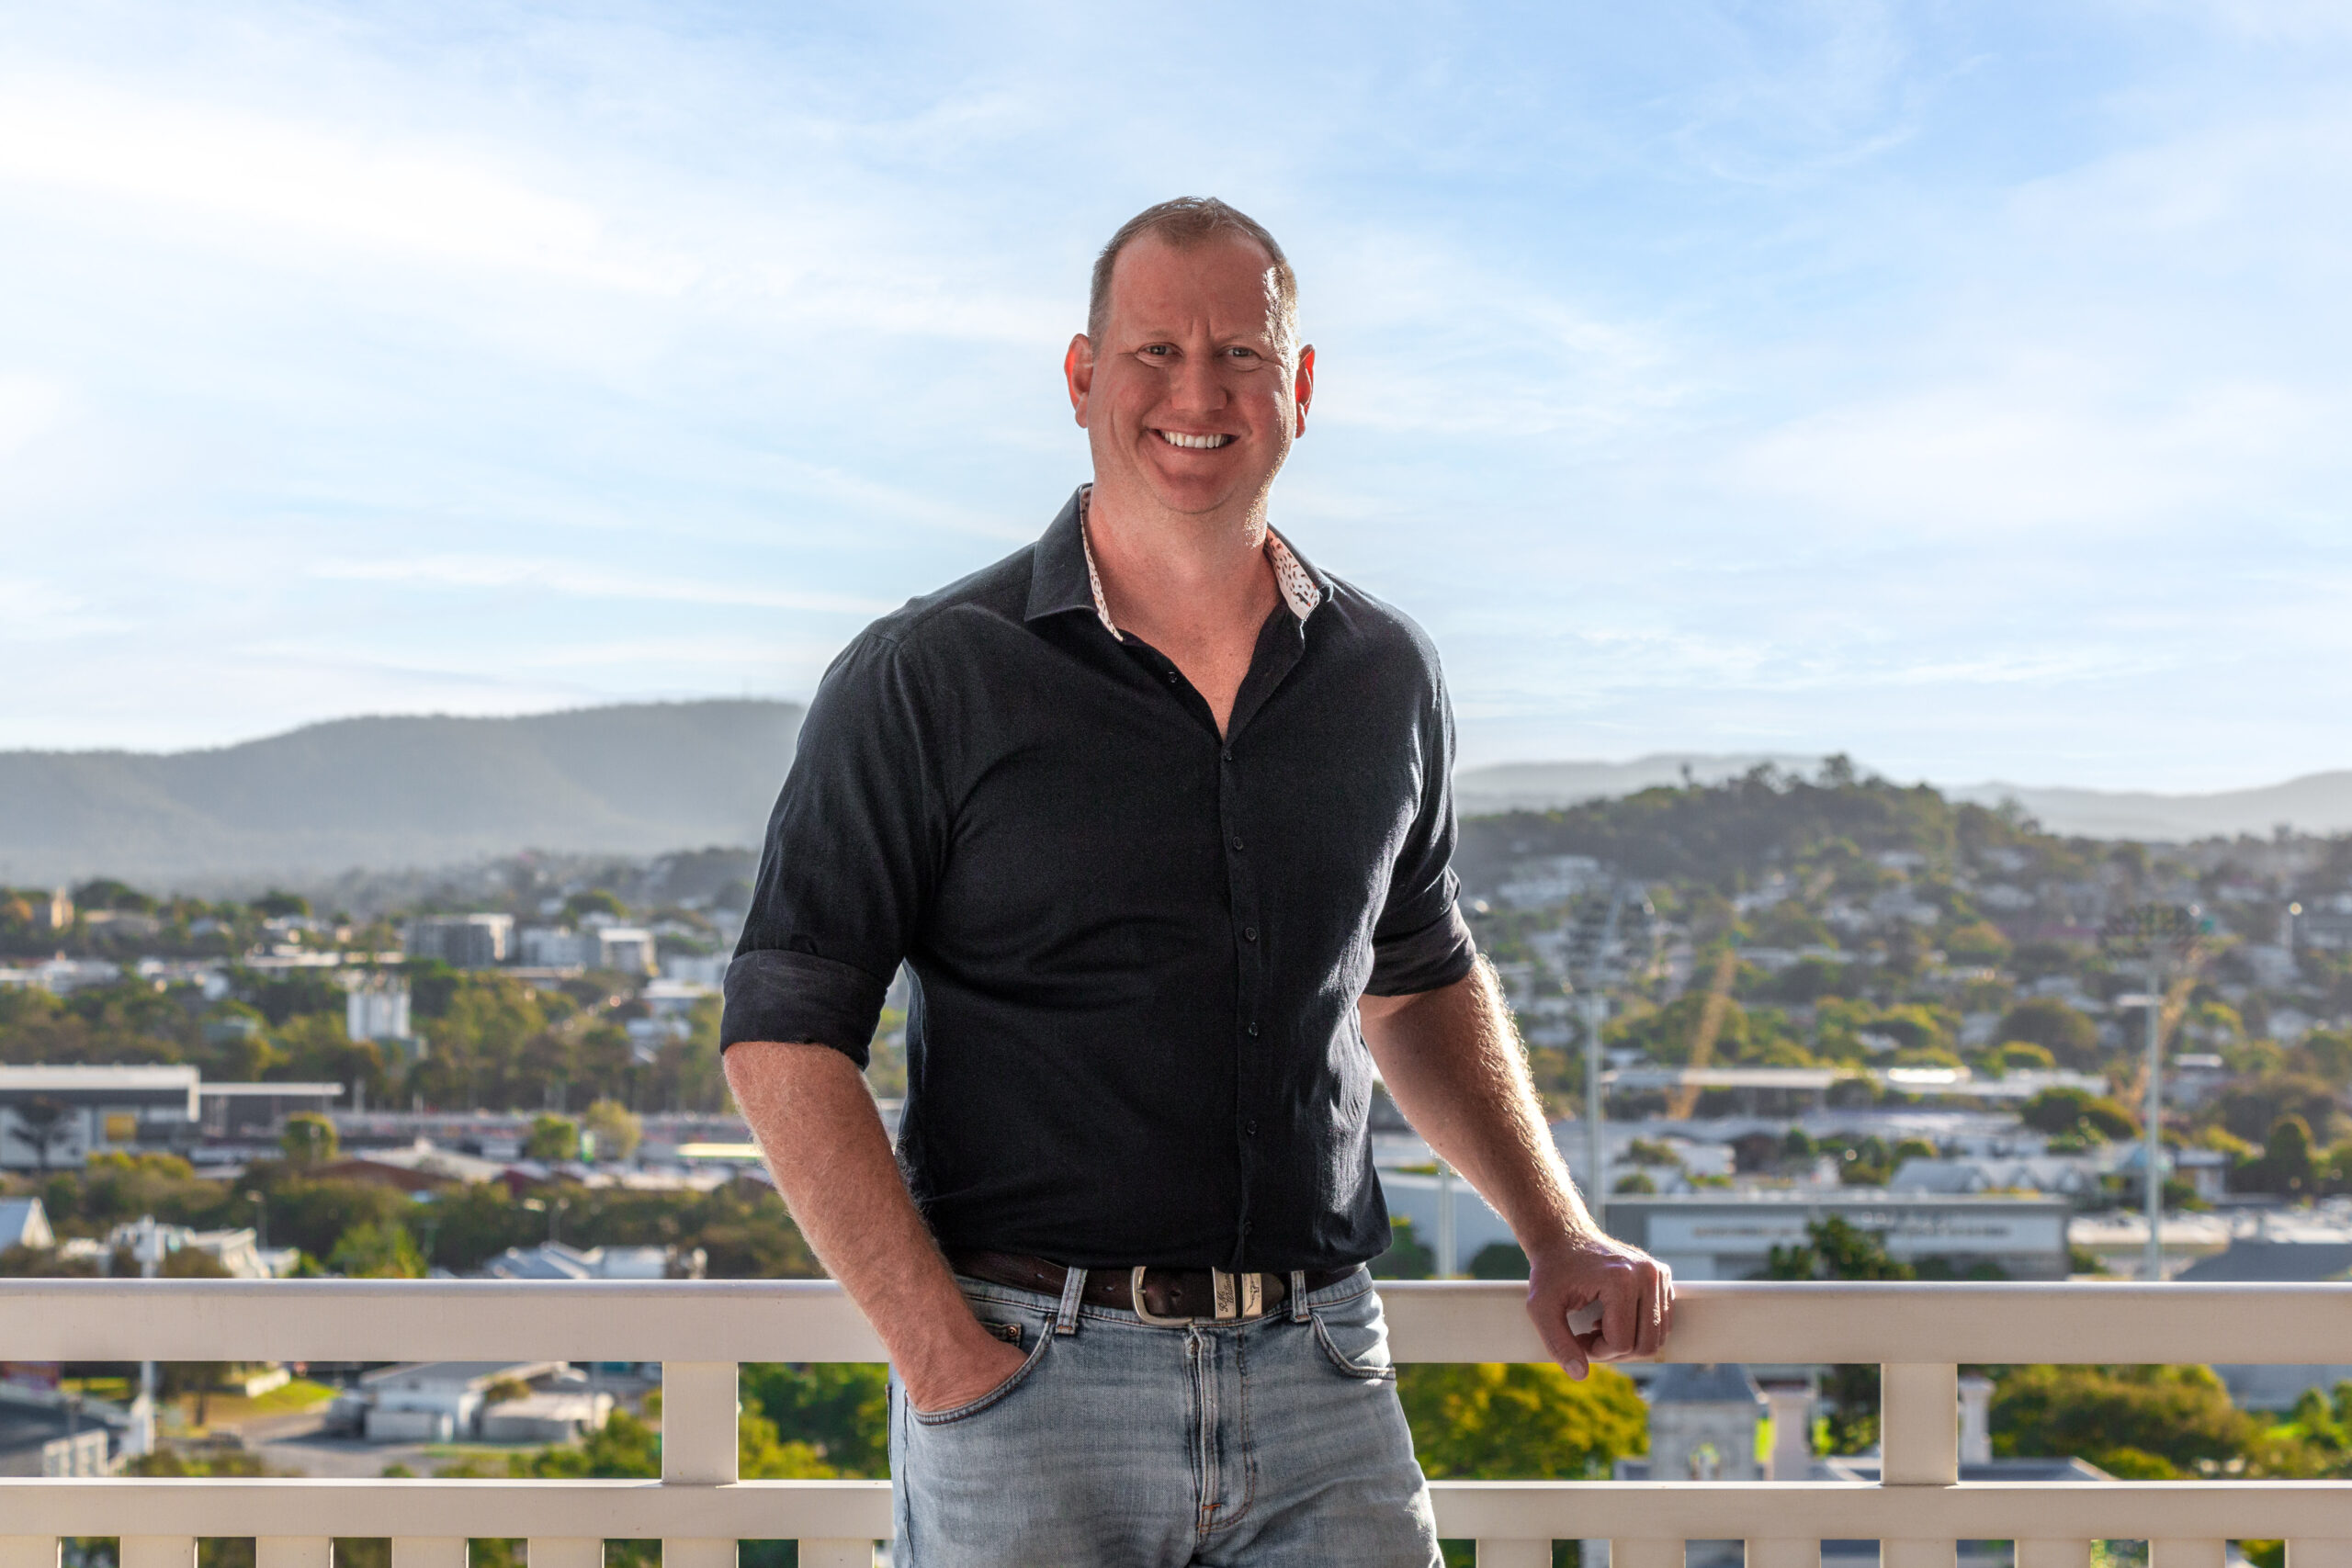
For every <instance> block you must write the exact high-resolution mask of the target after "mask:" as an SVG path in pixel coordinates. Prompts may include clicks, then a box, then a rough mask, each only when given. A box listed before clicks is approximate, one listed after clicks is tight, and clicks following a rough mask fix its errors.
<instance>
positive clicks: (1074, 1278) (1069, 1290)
mask: <svg viewBox="0 0 2352 1568" xmlns="http://www.w3.org/2000/svg"><path fill="white" fill-rule="evenodd" d="M1085 1294H1086V1270H1085V1269H1069V1270H1067V1271H1065V1272H1064V1273H1063V1275H1062V1304H1061V1305H1060V1306H1059V1307H1057V1308H1056V1309H1055V1312H1054V1332H1055V1333H1057V1334H1075V1333H1077V1332H1078V1303H1079V1301H1080V1298H1082V1297H1083V1296H1084V1295H1085Z"/></svg>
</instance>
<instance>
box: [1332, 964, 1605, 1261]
mask: <svg viewBox="0 0 2352 1568" xmlns="http://www.w3.org/2000/svg"><path fill="white" fill-rule="evenodd" d="M1363 1028H1364V1039H1365V1042H1366V1043H1368V1044H1369V1045H1370V1046H1371V1047H1372V1054H1373V1058H1374V1061H1376V1062H1378V1063H1379V1065H1380V1075H1381V1077H1382V1080H1383V1081H1384V1082H1385V1083H1386V1084H1387V1086H1388V1092H1389V1094H1390V1096H1391V1097H1392V1098H1393V1099H1395V1100H1396V1101H1397V1109H1399V1110H1401V1111H1404V1113H1405V1117H1406V1119H1407V1120H1408V1121H1409V1122H1412V1124H1413V1128H1414V1130H1415V1131H1416V1132H1418V1133H1419V1134H1421V1136H1422V1137H1423V1138H1425V1139H1427V1140H1428V1142H1429V1145H1430V1149H1431V1151H1432V1152H1434V1153H1435V1154H1436V1155H1437V1156H1438V1157H1439V1158H1441V1159H1442V1160H1444V1161H1445V1162H1446V1163H1448V1164H1449V1165H1451V1166H1453V1168H1454V1169H1456V1170H1458V1171H1460V1172H1461V1173H1462V1174H1463V1175H1464V1177H1466V1178H1467V1179H1469V1182H1470V1185H1471V1186H1473V1187H1475V1188H1476V1189H1477V1190H1478V1191H1479V1193H1480V1194H1481V1195H1482V1196H1484V1197H1485V1198H1486V1199H1487V1201H1488V1202H1490V1203H1492V1204H1493V1205H1494V1206H1495V1209H1496V1211H1497V1212H1498V1213H1500V1214H1501V1215H1502V1217H1503V1219H1504V1221H1505V1222H1506V1223H1507V1224H1510V1228H1511V1233H1512V1234H1513V1235H1517V1236H1518V1237H1519V1238H1520V1242H1521V1245H1522V1246H1524V1247H1528V1248H1529V1250H1530V1251H1531V1252H1532V1250H1533V1249H1534V1248H1535V1247H1539V1246H1541V1245H1543V1244H1544V1242H1546V1241H1547V1240H1549V1239H1551V1238H1554V1237H1559V1236H1583V1235H1591V1234H1593V1232H1594V1228H1595V1227H1594V1225H1593V1224H1592V1218H1591V1216H1590V1215H1589V1213H1586V1211H1585V1206H1584V1201H1583V1200H1582V1199H1580V1198H1578V1197H1577V1190H1576V1188H1575V1186H1574V1184H1573V1183H1571V1182H1570V1181H1569V1179H1568V1171H1567V1167H1566V1164H1565V1163H1563V1162H1562V1160H1561V1158H1560V1155H1559V1151H1558V1150H1557V1149H1556V1148H1555V1147H1554V1146H1553V1143H1552V1134H1551V1129H1550V1127H1549V1125H1548V1124H1547V1123H1546V1122H1545V1121H1544V1109H1543V1105H1542V1103H1541V1102H1540V1101H1539V1100H1537V1099H1536V1097H1535V1089H1534V1086H1533V1084H1532V1082H1530V1080H1529V1078H1528V1076H1527V1058H1526V1055H1525V1053H1524V1052H1523V1051H1522V1050H1521V1047H1520V1043H1519V1032H1518V1031H1517V1030H1516V1029H1515V1028H1514V1027H1513V1026H1512V1023H1511V1018H1510V1009H1509V1008H1508V1007H1506V1006H1505V1005H1504V1002H1503V998H1502V994H1501V990H1500V988H1499V987H1498V986H1497V985H1496V983H1495V976H1494V970H1493V969H1492V968H1491V967H1490V966H1489V965H1488V964H1487V962H1486V960H1485V959H1483V958H1481V959H1480V960H1479V961H1478V964H1477V966H1476V968H1474V969H1472V970H1471V972H1470V973H1469V974H1468V975H1466V976H1464V977H1463V978H1462V979H1460V980H1458V981H1456V982H1455V983H1454V984H1453V985H1451V986H1448V987H1444V988H1442V989H1441V990H1435V991H1427V992H1423V993H1421V994H1420V995H1418V996H1411V997H1397V998H1379V997H1367V998H1364V1003H1363Z"/></svg>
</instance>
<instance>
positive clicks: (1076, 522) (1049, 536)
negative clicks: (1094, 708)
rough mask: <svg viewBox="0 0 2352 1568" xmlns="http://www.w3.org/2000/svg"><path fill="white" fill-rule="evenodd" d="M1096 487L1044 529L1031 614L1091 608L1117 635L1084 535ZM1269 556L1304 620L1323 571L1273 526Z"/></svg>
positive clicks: (1321, 594)
mask: <svg viewBox="0 0 2352 1568" xmlns="http://www.w3.org/2000/svg"><path fill="white" fill-rule="evenodd" d="M1093 491H1094V487H1093V486H1092V485H1091V484H1086V485H1080V486H1079V487H1078V490H1077V491H1076V493H1074V494H1073V495H1071V497H1070V498H1069V503H1068V504H1067V505H1065V506H1064V507H1063V508H1062V510H1061V513H1060V515H1058V516H1057V517H1056V518H1055V519H1054V521H1053V525H1052V526H1051V527H1049V528H1047V529H1046V536H1045V537H1044V538H1043V539H1040V540H1039V541H1038V543H1037V555H1036V564H1035V568H1034V569H1033V570H1032V571H1031V574H1030V580H1029V611H1028V618H1029V619H1031V620H1035V619H1036V618H1037V617H1038V616H1040V615H1053V614H1055V613H1056V612H1057V611H1062V610H1078V609H1091V610H1092V611H1093V612H1094V618H1095V619H1097V620H1099V621H1101V622H1102V623H1103V630H1104V631H1106V632H1109V633H1110V634H1111V635H1112V636H1113V637H1117V636H1118V635H1119V626H1118V623H1117V622H1115V621H1114V620H1112V618H1111V602H1110V600H1109V599H1107V598H1105V597H1104V596H1103V574H1102V573H1101V572H1099V571H1097V570H1095V567H1094V545H1093V542H1092V541H1091V540H1090V539H1089V538H1088V537H1087V536H1086V508H1087V502H1088V501H1089V499H1090V498H1091V496H1092V494H1093ZM1073 544H1075V546H1076V549H1075V551H1073V549H1072V545H1073ZM1073 554H1075V555H1076V556H1077V560H1076V561H1075V562H1073V561H1072V560H1071V556H1072V555H1073ZM1266 559H1267V561H1268V562H1269V563H1271V564H1272V567H1273V569H1274V582H1275V585H1276V586H1278V587H1279V588H1280V589H1281V590H1282V595H1283V604H1285V605H1286V606H1288V608H1289V610H1290V613H1291V614H1292V615H1295V616H1296V617H1297V618H1298V619H1299V620H1300V621H1301V622H1302V623H1304V622H1305V621H1306V617H1307V616H1309V615H1313V614H1314V613H1315V609H1316V606H1317V605H1318V604H1322V603H1323V601H1324V599H1325V598H1326V597H1327V596H1328V595H1329V588H1328V587H1327V586H1326V584H1325V583H1324V581H1323V575H1322V573H1320V572H1318V571H1317V570H1315V568H1314V567H1313V566H1312V565H1311V564H1309V563H1308V562H1307V561H1306V559H1305V558H1303V557H1301V556H1300V555H1299V554H1298V552H1297V551H1295V550H1294V549H1292V548H1291V547H1290V545H1289V544H1288V542H1286V541H1285V540H1284V539H1283V536H1281V535H1280V534H1277V533H1275V532H1274V531H1273V529H1272V528H1268V529H1267V530H1266ZM1074 565H1075V566H1077V567H1079V568H1080V569H1081V570H1082V572H1083V575H1082V576H1080V572H1078V571H1073V570H1071V568H1072V567H1073V566H1074ZM1081 583H1083V585H1084V586H1083V589H1082V590H1081V588H1080V584H1081ZM1081 592H1082V594H1083V596H1082V597H1081Z"/></svg>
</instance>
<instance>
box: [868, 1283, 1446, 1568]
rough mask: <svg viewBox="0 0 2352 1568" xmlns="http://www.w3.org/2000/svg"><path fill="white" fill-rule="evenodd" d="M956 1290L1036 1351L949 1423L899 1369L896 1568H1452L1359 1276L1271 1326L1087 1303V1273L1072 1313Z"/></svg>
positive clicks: (987, 1289)
mask: <svg viewBox="0 0 2352 1568" xmlns="http://www.w3.org/2000/svg"><path fill="white" fill-rule="evenodd" d="M1071 1278H1072V1280H1073V1281H1077V1280H1079V1279H1080V1276H1079V1274H1078V1272H1077V1271H1076V1270H1072V1271H1071ZM957 1282H958V1283H959V1284H961V1285H962V1286H963V1289H964V1294H965V1296H966V1298H967V1300H968V1301H970V1303H972V1310H973V1311H974V1312H975V1313H977V1314H979V1318H980V1321H981V1322H983V1323H987V1324H990V1325H996V1326H997V1327H998V1329H999V1331H1000V1332H1001V1333H1002V1334H1003V1335H1004V1337H1006V1338H1007V1339H1008V1340H1010V1339H1011V1338H1012V1335H1013V1334H1014V1333H1018V1334H1019V1335H1020V1344H1021V1347H1022V1348H1023V1349H1024V1350H1026V1351H1027V1352H1028V1353H1029V1359H1027V1360H1026V1361H1025V1362H1023V1365H1022V1368H1021V1370H1020V1371H1018V1372H1016V1373H1014V1374H1013V1376H1012V1379H1011V1381H1009V1382H1006V1383H1005V1384H1004V1385H1003V1386H1002V1387H1001V1388H999V1389H997V1390H996V1391H995V1392H993V1393H989V1394H987V1395H985V1396H983V1397H982V1398H979V1399H977V1400H974V1401H973V1402H972V1403H971V1404H966V1405H962V1406H960V1407H958V1408H956V1409H954V1410H944V1411H939V1412H935V1413H934V1412H931V1411H923V1410H917V1409H915V1408H914V1407H913V1406H912V1405H911V1404H909V1403H908V1400H907V1397H906V1393H905V1391H904V1389H902V1388H901V1387H900V1385H899V1380H898V1378H897V1377H896V1376H895V1375H894V1376H892V1378H891V1380H890V1473H891V1475H892V1477H893V1478H894V1483H895V1502H896V1508H897V1515H898V1540H897V1543H896V1544H895V1546H894V1547H893V1548H892V1554H891V1561H892V1562H893V1563H894V1564H896V1565H897V1568H1187V1565H1190V1564H1199V1565H1201V1568H1227V1565H1247V1568H1332V1565H1334V1564H1346V1565H1347V1568H1435V1565H1436V1564H1437V1563H1438V1562H1439V1556H1438V1548H1437V1531H1436V1529H1435V1526H1434V1522H1433V1520H1432V1518H1431V1517H1430V1498H1429V1487H1428V1484H1427V1483H1426V1482H1424V1481H1423V1480H1422V1478H1421V1470H1420V1466H1419V1465H1418V1464H1416V1463H1415V1462H1414V1461H1413V1439H1412V1435H1411V1434H1410V1433H1409V1432H1408V1430H1407V1429H1406V1427H1405V1413H1404V1410H1403V1408H1402V1407H1401V1406H1400V1405H1399V1404H1397V1371H1396V1368H1395V1366H1394V1365H1393V1364H1392V1363H1391V1362H1390V1360H1389V1359H1388V1330H1387V1325H1386V1324H1385V1322H1384V1321H1383V1319H1382V1317H1381V1312H1380V1298H1379V1297H1378V1296H1377V1295H1375V1294H1374V1292H1373V1289H1372V1278H1371V1276H1370V1275H1368V1274H1366V1273H1365V1272H1364V1271H1363V1270H1362V1269H1358V1270H1357V1271H1356V1272H1355V1273H1353V1274H1351V1276H1349V1277H1348V1278H1347V1279H1345V1280H1340V1281H1339V1282H1338V1283H1337V1284H1334V1285H1330V1286H1328V1287H1326V1288H1325V1289H1323V1290H1320V1291H1314V1292H1308V1293H1307V1294H1306V1296H1305V1297H1304V1298H1303V1299H1301V1300H1299V1301H1297V1302H1284V1303H1283V1305H1282V1306H1281V1307H1279V1308H1277V1309H1276V1310H1275V1311H1274V1312H1272V1313H1270V1314H1267V1315H1265V1316H1263V1317H1260V1318H1253V1319H1251V1320H1250V1321H1249V1322H1246V1323H1233V1324H1219V1323H1212V1322H1196V1323H1193V1324H1192V1325H1188V1326H1185V1327H1181V1328H1171V1327H1159V1326H1156V1325H1149V1324H1147V1323H1145V1322H1144V1321H1143V1320H1142V1319H1140V1318H1138V1317H1136V1314H1133V1313H1131V1312H1121V1311H1117V1310H1115V1309H1113V1308H1110V1307H1096V1306H1084V1305H1081V1304H1080V1302H1079V1300H1078V1292H1079V1289H1080V1286H1079V1284H1077V1283H1076V1282H1073V1284H1072V1285H1071V1287H1070V1288H1069V1290H1068V1291H1067V1292H1064V1294H1063V1297H1062V1298H1061V1299H1060V1300H1057V1299H1056V1298H1054V1297H1052V1296H1046V1295H1040V1294H1038V1293H1036V1292H1031V1291H1023V1290H1016V1289H1013V1288H1012V1287H1009V1286H1004V1285H994V1284H989V1283H986V1282H984V1281H982V1280H968V1279H964V1280H958V1281H957ZM1057 1329H1058V1330H1059V1331H1058V1332H1057Z"/></svg>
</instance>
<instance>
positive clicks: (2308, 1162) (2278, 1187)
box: [2230, 1116, 2320, 1198]
mask: <svg viewBox="0 0 2352 1568" xmlns="http://www.w3.org/2000/svg"><path fill="white" fill-rule="evenodd" d="M2319 1183H2320V1170H2319V1162H2318V1160H2317V1158H2315V1157H2314V1155H2313V1152H2312V1130H2311V1128H2310V1126H2309V1125H2308V1124H2306V1123H2305V1122H2304V1121H2303V1119H2302V1118H2301V1117H2300V1116H2281V1117H2280V1118H2278V1121H2277V1122H2273V1123H2272V1124H2271V1127H2270V1136H2269V1137H2268V1138H2267V1139H2265V1140H2264V1141H2263V1147H2262V1154H2261V1155H2260V1156H2259V1157H2257V1158H2255V1159H2250V1160H2247V1161H2245V1163H2244V1164H2242V1165H2240V1166H2239V1167H2238V1168H2237V1169H2236V1170H2234V1171H2233V1172H2232V1173H2231V1183H2230V1184H2231V1185H2232V1186H2233V1187H2235V1188H2237V1189H2238V1190H2240V1191H2244V1192H2275V1193H2278V1195H2279V1196H2280V1197H2282V1198H2298V1197H2304V1196H2307V1195H2309V1194H2311V1193H2312V1192H2315V1191H2316V1190H2318V1188H2319Z"/></svg>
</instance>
